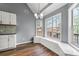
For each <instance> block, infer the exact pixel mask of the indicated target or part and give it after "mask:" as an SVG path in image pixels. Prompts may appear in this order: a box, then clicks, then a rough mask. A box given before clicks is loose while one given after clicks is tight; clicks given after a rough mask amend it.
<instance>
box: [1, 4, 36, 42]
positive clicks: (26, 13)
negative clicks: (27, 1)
mask: <svg viewBox="0 0 79 59" xmlns="http://www.w3.org/2000/svg"><path fill="white" fill-rule="evenodd" d="M0 10H2V11H8V12H12V13H16V16H17V26H16V36H17V39H16V41H17V43H22V42H27V41H30V39H31V38H32V37H33V36H34V35H35V23H34V22H35V18H34V17H33V14H32V12H31V11H30V10H29V8H28V7H27V6H25V5H24V4H23V3H10V4H5V3H0Z"/></svg>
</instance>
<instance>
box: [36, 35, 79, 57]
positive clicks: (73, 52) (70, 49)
mask: <svg viewBox="0 0 79 59" xmlns="http://www.w3.org/2000/svg"><path fill="white" fill-rule="evenodd" d="M36 38H40V39H42V40H47V41H50V42H52V43H55V44H58V46H59V47H60V48H61V50H62V52H63V53H64V54H65V55H74V56H79V51H77V50H76V49H74V48H73V47H72V46H70V45H69V44H67V43H63V42H60V41H57V40H52V39H49V38H46V37H40V36H36ZM40 41H41V40H40Z"/></svg>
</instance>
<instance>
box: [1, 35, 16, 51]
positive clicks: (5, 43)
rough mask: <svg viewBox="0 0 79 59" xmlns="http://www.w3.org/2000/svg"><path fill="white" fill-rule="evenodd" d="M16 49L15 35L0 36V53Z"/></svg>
mask: <svg viewBox="0 0 79 59" xmlns="http://www.w3.org/2000/svg"><path fill="white" fill-rule="evenodd" d="M12 48H16V35H0V51H2V50H8V49H12Z"/></svg>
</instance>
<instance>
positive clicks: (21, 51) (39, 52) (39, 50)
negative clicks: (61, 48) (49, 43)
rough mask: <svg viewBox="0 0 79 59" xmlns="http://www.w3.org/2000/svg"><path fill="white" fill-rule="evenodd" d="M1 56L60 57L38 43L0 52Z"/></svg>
mask: <svg viewBox="0 0 79 59" xmlns="http://www.w3.org/2000/svg"><path fill="white" fill-rule="evenodd" d="M0 56H58V55H57V54H56V53H54V52H52V51H50V50H49V49H47V48H46V47H44V46H43V45H41V44H37V43H27V44H21V45H18V46H17V48H15V49H12V50H8V51H3V52H0Z"/></svg>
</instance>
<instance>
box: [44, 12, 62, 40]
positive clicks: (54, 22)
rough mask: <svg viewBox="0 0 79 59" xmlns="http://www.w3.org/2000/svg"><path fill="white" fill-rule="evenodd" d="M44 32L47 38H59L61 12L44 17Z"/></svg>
mask: <svg viewBox="0 0 79 59" xmlns="http://www.w3.org/2000/svg"><path fill="white" fill-rule="evenodd" d="M45 23H46V26H45V32H46V36H47V37H48V38H57V39H60V33H61V13H59V14H56V15H55V16H52V17H50V18H48V19H46V22H45Z"/></svg>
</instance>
